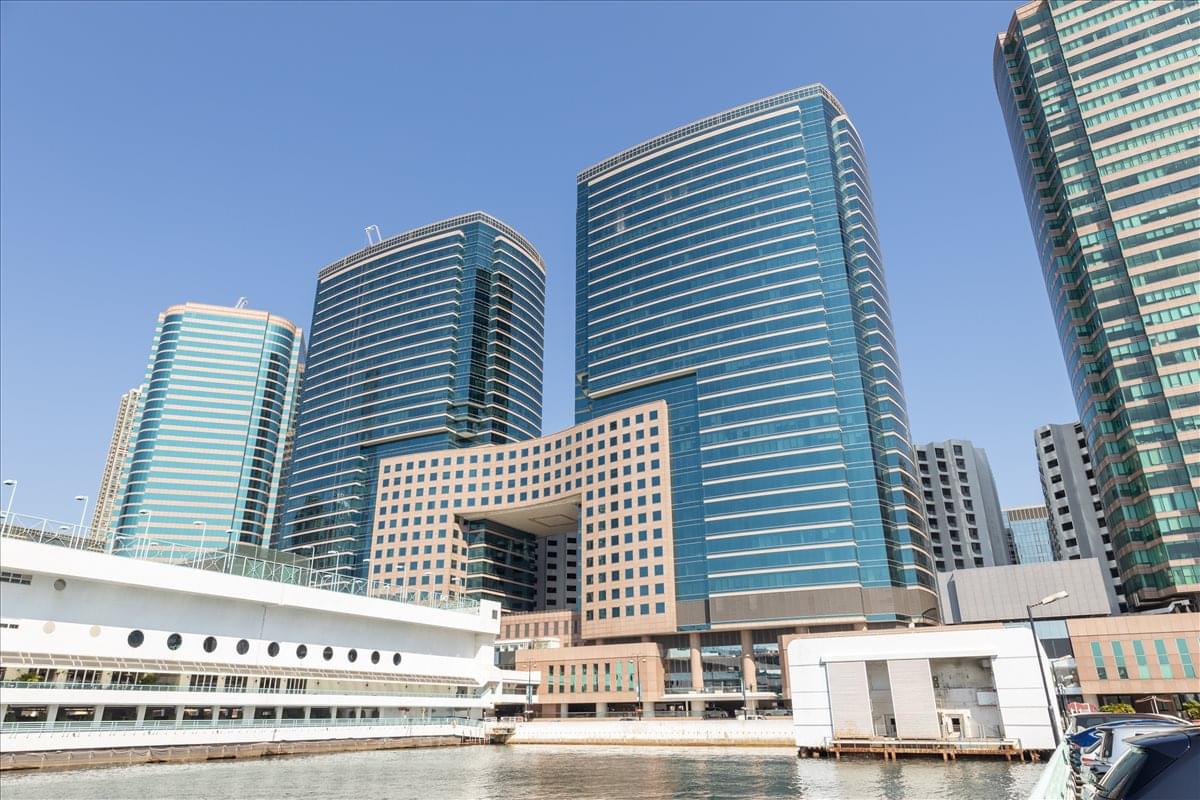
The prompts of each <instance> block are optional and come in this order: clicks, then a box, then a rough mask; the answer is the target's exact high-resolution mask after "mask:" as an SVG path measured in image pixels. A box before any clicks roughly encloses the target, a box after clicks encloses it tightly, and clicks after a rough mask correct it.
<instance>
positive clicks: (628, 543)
mask: <svg viewBox="0 0 1200 800" xmlns="http://www.w3.org/2000/svg"><path fill="white" fill-rule="evenodd" d="M667 442H668V439H667V404H666V403H665V402H663V401H656V402H653V403H647V404H645V405H642V406H637V407H634V408H631V409H628V410H626V411H621V412H618V413H614V414H609V415H606V416H603V417H599V418H597V419H594V420H591V421H589V422H587V423H584V424H581V425H576V426H574V427H571V428H568V429H566V430H564V431H561V432H560V433H556V434H553V435H551V436H544V437H541V438H539V439H532V440H529V441H525V442H521V443H519V444H508V445H484V446H480V447H472V448H468V449H449V450H441V451H435V452H425V453H419V454H415V455H406V456H397V457H393V458H385V459H382V460H381V462H380V468H379V483H378V486H377V490H378V506H377V509H376V515H375V520H376V529H375V531H373V534H374V541H373V543H372V548H371V558H370V561H369V565H368V569H369V574H370V577H371V579H372V580H377V581H380V582H381V583H382V584H385V585H395V586H404V587H406V589H407V590H409V591H418V592H420V591H429V592H433V593H437V592H442V593H446V594H473V595H478V596H480V597H483V598H487V599H495V600H499V601H501V602H502V603H504V604H505V607H506V608H507V609H513V610H519V611H528V610H533V607H534V604H535V602H536V597H537V581H538V579H539V576H538V574H537V566H536V565H537V539H538V538H539V537H545V536H554V535H560V534H564V533H568V532H578V535H579V548H580V553H579V556H578V557H579V563H578V565H577V569H578V573H577V574H578V576H579V581H580V587H579V591H580V593H581V594H582V595H583V597H582V599H581V607H582V609H583V613H582V617H581V628H582V636H583V638H585V639H603V638H606V637H612V636H629V635H645V634H653V633H668V632H674V631H675V630H676V619H675V599H674V598H675V593H674V586H675V574H674V558H673V548H672V536H671V532H672V525H671V471H670V454H669V447H668V443H667Z"/></svg>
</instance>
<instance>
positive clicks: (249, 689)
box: [0, 681, 525, 700]
mask: <svg viewBox="0 0 1200 800" xmlns="http://www.w3.org/2000/svg"><path fill="white" fill-rule="evenodd" d="M463 688H464V689H468V691H467V692H465V693H462V694H459V693H456V692H452V691H451V692H447V691H445V690H438V689H429V688H417V689H403V690H400V689H397V690H394V691H388V692H381V691H369V690H366V689H343V688H332V687H330V688H322V687H307V688H304V689H289V688H287V687H285V686H281V687H279V688H261V687H256V686H242V687H238V686H190V685H187V686H185V685H182V684H178V683H85V682H78V681H0V689H66V690H92V691H105V692H125V691H134V692H204V693H207V694H220V693H223V692H228V693H230V694H270V695H279V694H283V695H347V696H349V695H354V696H366V697H444V698H446V699H447V700H462V699H464V698H466V699H478V698H480V697H482V696H483V690H481V689H478V688H476V687H463ZM471 688H475V691H470V690H469V689H471ZM520 694H521V695H522V696H524V694H525V693H524V691H521V692H520Z"/></svg>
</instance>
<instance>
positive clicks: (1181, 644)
mask: <svg viewBox="0 0 1200 800" xmlns="http://www.w3.org/2000/svg"><path fill="white" fill-rule="evenodd" d="M1067 633H1068V635H1069V636H1070V637H1071V649H1072V650H1073V651H1074V653H1075V661H1076V665H1077V667H1078V672H1079V683H1080V687H1081V688H1082V690H1083V699H1084V701H1085V702H1088V703H1091V704H1092V705H1094V706H1097V707H1099V706H1102V705H1105V704H1106V703H1129V704H1130V705H1132V706H1134V707H1135V708H1137V709H1138V710H1139V711H1151V710H1153V707H1154V706H1155V703H1154V702H1153V701H1151V700H1150V699H1149V698H1151V697H1156V698H1158V701H1157V708H1158V709H1160V710H1162V711H1172V712H1178V711H1179V710H1180V709H1181V708H1182V705H1183V703H1184V701H1186V700H1200V677H1198V675H1200V673H1197V669H1198V666H1197V665H1198V663H1200V614H1196V613H1187V614H1126V615H1123V616H1119V617H1090V618H1086V619H1069V620H1067Z"/></svg>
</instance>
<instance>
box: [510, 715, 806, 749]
mask: <svg viewBox="0 0 1200 800" xmlns="http://www.w3.org/2000/svg"><path fill="white" fill-rule="evenodd" d="M509 743H510V744H572V745H643V746H653V745H671V746H692V747H705V746H707V747H713V746H725V747H775V746H778V747H790V748H794V747H795V744H796V734H795V727H794V723H793V722H792V718H791V717H779V718H774V719H755V720H741V719H642V720H619V719H565V720H558V719H545V720H541V719H538V720H531V721H529V722H518V723H516V730H515V732H514V733H513V735H512V737H511V738H510V739H509Z"/></svg>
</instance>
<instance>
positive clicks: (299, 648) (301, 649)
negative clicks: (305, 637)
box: [296, 644, 308, 658]
mask: <svg viewBox="0 0 1200 800" xmlns="http://www.w3.org/2000/svg"><path fill="white" fill-rule="evenodd" d="M306 655H308V645H306V644H298V645H296V658H304V657H305V656H306Z"/></svg>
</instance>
